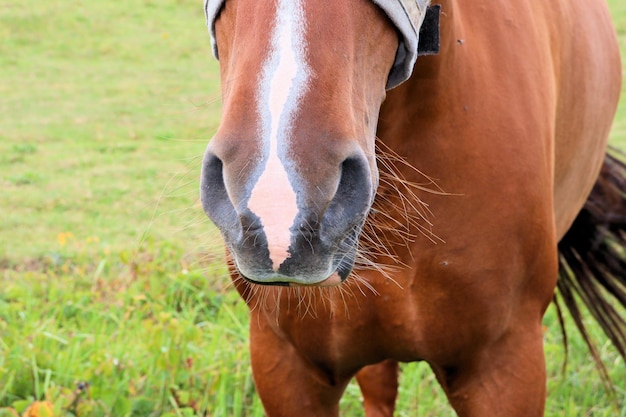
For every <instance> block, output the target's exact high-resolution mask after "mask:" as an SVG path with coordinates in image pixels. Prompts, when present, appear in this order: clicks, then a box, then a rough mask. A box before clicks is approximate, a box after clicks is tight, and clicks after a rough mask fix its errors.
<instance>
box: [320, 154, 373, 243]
mask: <svg viewBox="0 0 626 417" xmlns="http://www.w3.org/2000/svg"><path fill="white" fill-rule="evenodd" d="M340 175H341V178H340V180H339V185H338V187H337V192H336V193H335V196H334V197H333V199H332V201H331V202H330V205H329V206H328V209H327V210H326V213H325V214H324V217H323V221H322V228H323V229H324V230H325V231H327V232H329V231H330V230H332V229H334V233H331V235H334V234H335V233H339V234H342V235H343V234H348V233H352V229H353V228H354V227H359V226H361V225H362V224H363V221H364V220H365V217H366V215H367V213H368V211H369V208H370V206H371V203H372V196H373V188H374V187H373V184H372V178H371V171H370V168H369V164H368V163H367V160H366V159H365V158H363V157H360V156H356V157H350V158H347V159H346V160H344V161H343V163H342V164H341V174H340Z"/></svg>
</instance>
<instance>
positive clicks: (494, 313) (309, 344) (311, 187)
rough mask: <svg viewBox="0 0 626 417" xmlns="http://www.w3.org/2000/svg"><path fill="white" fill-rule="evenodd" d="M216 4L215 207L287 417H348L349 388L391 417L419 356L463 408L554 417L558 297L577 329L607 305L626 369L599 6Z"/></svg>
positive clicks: (273, 396)
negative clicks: (548, 355)
mask: <svg viewBox="0 0 626 417" xmlns="http://www.w3.org/2000/svg"><path fill="white" fill-rule="evenodd" d="M205 12H206V17H207V24H208V27H209V29H210V33H211V44H212V48H213V52H214V54H215V56H216V57H217V58H218V59H219V63H220V77H221V95H222V112H223V114H222V118H221V122H220V124H219V127H218V129H217V132H216V133H215V135H214V136H213V137H212V138H211V140H210V141H209V143H208V145H207V149H206V152H205V155H204V159H203V161H202V168H201V180H200V197H201V203H202V207H203V210H204V211H205V212H206V214H207V215H208V217H209V218H210V220H211V221H212V222H213V223H214V224H215V225H216V226H217V228H218V229H219V230H220V232H221V235H222V237H223V239H224V242H225V246H226V248H227V253H228V256H229V261H228V264H229V268H230V274H231V277H232V281H233V283H234V287H235V288H236V289H237V291H238V292H239V293H240V295H241V297H242V298H243V299H244V300H245V302H246V303H247V305H248V306H249V309H250V326H249V332H250V355H251V366H252V372H253V377H254V382H255V387H256V390H257V393H258V395H259V396H260V399H261V402H262V404H263V407H264V409H265V411H266V413H267V415H268V416H294V415H298V416H337V415H338V414H339V405H338V404H339V400H340V398H341V396H342V393H343V392H344V390H345V388H346V386H347V384H348V383H349V381H350V380H351V379H352V378H353V377H356V379H357V382H358V384H359V386H360V388H361V391H362V394H363V402H364V407H365V414H366V416H368V417H374V416H392V415H393V410H394V407H395V399H396V395H397V389H398V363H400V362H411V361H425V362H427V363H428V365H429V366H430V367H431V369H432V370H433V372H434V374H435V376H436V378H437V381H438V382H439V383H440V385H441V386H442V388H443V391H444V392H445V394H446V396H447V398H448V400H449V403H450V405H451V406H452V408H453V409H454V410H455V412H456V413H457V414H458V415H459V416H461V417H474V416H486V415H488V416H507V417H513V416H524V417H532V416H541V415H543V412H544V407H545V397H546V370H545V358H544V351H543V344H542V338H543V331H542V317H543V315H544V312H545V311H546V308H547V307H548V305H549V304H550V303H551V301H553V300H554V299H555V297H556V295H555V294H559V297H558V298H557V300H561V301H560V302H559V305H562V304H563V302H564V303H565V305H566V307H568V308H569V309H570V310H571V311H572V314H573V315H574V317H575V318H576V317H577V318H578V322H579V323H580V324H581V326H582V320H581V314H582V313H580V310H579V309H578V305H579V304H580V302H579V301H578V300H579V299H582V301H583V302H586V303H587V304H589V305H590V308H591V310H592V313H593V314H594V315H596V316H598V317H599V319H600V322H601V323H602V324H603V325H604V328H605V330H606V331H607V333H608V334H609V337H611V339H612V340H613V342H614V343H615V345H616V346H617V348H618V350H619V351H620V353H621V354H622V356H626V337H625V335H626V330H625V329H626V325H625V322H624V320H623V318H622V317H621V316H620V314H619V310H616V309H615V308H619V307H620V306H622V307H623V306H624V305H626V282H625V281H624V277H625V276H626V266H625V265H626V263H625V259H624V251H623V250H622V249H621V247H619V245H623V243H624V240H623V239H624V236H625V230H626V225H625V221H624V219H625V218H626V217H625V215H624V212H625V210H624V207H626V200H625V197H624V196H625V195H626V194H625V193H624V191H625V189H626V187H625V186H624V183H625V182H624V179H625V178H626V175H625V174H626V169H625V168H624V165H623V163H622V161H621V159H620V158H619V157H616V156H613V155H612V154H609V153H607V140H608V139H607V138H608V135H609V131H610V128H611V124H612V120H613V117H614V114H615V111H616V106H617V103H618V99H619V91H620V85H621V62H620V56H619V50H618V45H617V40H616V35H615V31H614V28H613V26H612V22H611V19H610V16H609V13H608V10H607V7H606V5H605V3H604V1H602V0H554V1H543V2H525V1H510V0H493V1H486V0H474V1H462V0H433V1H432V2H431V1H429V0H333V1H324V0H272V1H258V0H206V1H205ZM594 186H595V188H594ZM592 190H593V192H592ZM590 195H591V196H590ZM608 208H611V212H608V211H607V210H608ZM605 209H607V210H605ZM557 287H558V292H557V293H555V288H557ZM606 289H608V291H606ZM609 292H610V294H612V296H613V298H611V296H610V294H609ZM582 330H583V331H584V326H583V327H582Z"/></svg>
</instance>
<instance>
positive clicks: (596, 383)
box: [0, 0, 626, 417]
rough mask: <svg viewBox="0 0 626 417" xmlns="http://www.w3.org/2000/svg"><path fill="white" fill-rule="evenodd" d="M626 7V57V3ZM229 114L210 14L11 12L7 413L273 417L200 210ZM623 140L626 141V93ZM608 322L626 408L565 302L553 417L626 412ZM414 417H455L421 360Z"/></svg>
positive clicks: (555, 338) (51, 4)
mask: <svg viewBox="0 0 626 417" xmlns="http://www.w3.org/2000/svg"><path fill="white" fill-rule="evenodd" d="M609 4H610V6H611V9H612V12H613V15H614V20H615V23H616V27H617V28H618V32H619V35H620V42H621V46H622V50H623V51H624V56H626V2H624V1H623V0H610V1H609ZM219 114H220V100H219V75H218V70H217V63H216V62H215V61H214V60H213V59H212V57H211V51H210V46H209V38H208V34H207V33H206V28H205V24H204V15H203V11H202V2H201V1H199V0H194V1H190V0H124V1H117V2H115V1H113V2H84V1H75V2H70V1H68V0H49V1H47V2H37V3H32V2H25V1H21V0H0V270H1V275H0V417H3V416H15V415H16V414H15V412H16V411H17V412H19V413H20V415H21V414H22V413H23V412H24V411H25V409H26V408H27V407H28V406H29V405H30V404H32V403H33V402H35V401H48V402H49V407H50V408H49V409H47V410H48V411H46V410H43V411H40V412H39V414H38V415H40V416H50V415H54V416H55V417H59V416H112V417H120V416H138V417H143V416H229V417H230V416H262V415H263V411H262V409H261V407H260V403H259V400H258V398H257V397H256V395H255V394H254V386H253V383H252V379H251V374H250V369H249V359H248V349H247V310H246V307H245V306H244V305H243V303H242V302H240V301H239V299H238V296H237V294H236V293H235V292H234V290H233V289H232V288H231V287H229V284H228V283H229V280H228V278H227V274H226V270H225V268H224V266H223V263H222V259H221V256H222V255H221V254H222V251H221V246H220V245H221V242H220V240H219V236H218V234H217V233H216V232H215V230H214V229H213V228H212V226H211V225H210V224H209V222H208V220H206V218H205V216H204V214H203V213H202V210H201V208H200V206H199V203H198V196H197V189H198V177H199V166H200V158H201V156H202V152H203V150H204V147H205V146H206V143H207V141H208V139H209V138H210V137H211V136H212V134H213V132H214V131H215V129H216V128H217V124H218V121H219ZM611 140H612V142H613V143H614V144H616V145H618V146H620V147H622V148H626V94H624V99H623V100H622V103H621V106H620V109H619V111H618V116H617V120H616V123H615V126H614V129H613V132H612V136H611ZM590 324H591V326H592V329H593V333H594V335H595V336H596V338H597V339H598V340H599V343H600V346H601V354H602V356H603V358H604V360H605V362H606V363H607V365H608V367H609V371H610V373H611V376H612V377H613V379H614V381H615V382H616V391H617V398H616V399H615V400H614V401H611V400H610V398H609V396H608V395H607V393H606V392H605V390H604V388H603V386H602V383H601V382H600V378H599V376H598V374H597V372H596V371H595V369H594V366H593V363H592V360H591V358H590V356H589V354H588V352H587V349H586V348H585V346H584V344H583V342H582V341H581V339H580V338H579V337H577V335H576V332H575V331H574V330H573V327H572V326H571V325H570V324H568V327H569V328H570V339H571V340H570V351H569V363H568V367H567V369H566V370H565V372H564V373H563V372H561V367H562V364H563V360H564V350H563V347H562V343H561V335H560V331H559V327H558V323H557V320H556V316H555V313H554V311H553V310H552V309H551V310H549V312H548V314H547V316H546V319H545V325H546V333H545V339H546V353H547V358H548V364H549V380H548V388H549V398H548V403H547V412H546V415H548V416H594V417H596V416H607V417H608V416H611V417H613V416H621V417H626V388H625V387H626V366H625V364H624V361H623V360H622V359H621V358H619V356H618V355H617V353H616V352H615V350H614V349H613V348H612V347H611V346H610V344H609V343H608V342H606V338H604V337H603V335H602V334H601V332H600V331H599V330H598V328H596V327H593V323H591V321H590ZM359 395H360V394H359V392H358V388H357V387H356V385H351V386H350V387H349V388H348V390H347V392H346V395H345V397H344V400H343V402H342V412H343V414H344V415H346V416H362V415H363V414H362V411H360V397H359ZM14 410H16V411H14ZM31 415H32V414H31ZM397 415H398V416H415V415H418V416H450V415H453V414H452V411H451V410H450V408H449V407H448V405H447V401H446V400H445V397H444V396H443V394H442V392H441V390H440V388H439V387H438V385H437V384H436V382H435V380H434V377H433V376H432V375H431V373H430V371H429V370H428V369H427V367H426V366H425V365H424V364H408V365H406V366H404V368H403V373H402V387H401V392H400V398H399V401H398V411H397Z"/></svg>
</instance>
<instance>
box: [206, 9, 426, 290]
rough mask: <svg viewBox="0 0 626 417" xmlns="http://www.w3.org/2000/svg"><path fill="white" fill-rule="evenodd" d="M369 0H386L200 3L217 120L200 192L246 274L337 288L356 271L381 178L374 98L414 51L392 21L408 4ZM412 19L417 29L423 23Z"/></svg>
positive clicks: (403, 73) (403, 72)
mask: <svg viewBox="0 0 626 417" xmlns="http://www.w3.org/2000/svg"><path fill="white" fill-rule="evenodd" d="M375 2H376V3H385V1H382V0H380V2H379V1H378V0H376V1H372V0H359V1H356V2H355V1H352V0H333V1H325V0H317V1H305V0H275V1H258V0H207V2H206V4H205V8H206V11H207V18H208V24H209V26H210V28H211V30H212V34H213V38H212V41H213V46H214V51H215V53H216V54H218V53H219V59H220V71H221V79H222V99H223V117H222V120H221V123H220V127H219V129H218V131H217V134H216V135H215V137H214V138H213V139H212V140H211V141H210V143H209V146H208V148H207V151H206V154H205V157H204V161H203V171H202V179H201V199H202V205H203V208H204V210H205V212H206V213H207V215H208V216H209V217H210V218H211V220H212V221H213V222H214V223H215V224H216V225H217V227H218V228H219V229H220V231H221V233H222V235H223V237H224V239H225V241H226V244H227V246H228V248H229V250H230V252H231V253H232V255H233V259H234V263H235V265H236V267H237V269H238V270H239V272H240V273H241V275H242V276H244V277H245V278H247V279H248V280H250V281H253V282H255V283H260V284H289V283H291V284H305V285H307V284H308V285H311V284H317V285H333V284H337V283H340V282H342V281H343V280H344V279H346V277H347V276H348V274H349V273H350V271H351V269H352V267H353V264H354V259H355V253H356V247H357V243H358V239H359V234H360V232H361V228H362V226H363V223H364V221H365V219H366V217H367V214H368V211H369V210H370V207H371V204H372V202H373V199H374V195H375V192H376V188H377V185H378V171H377V168H376V161H375V155H374V142H375V135H376V125H377V121H378V112H379V109H380V105H381V103H382V101H383V99H384V97H385V89H386V87H387V88H389V87H392V86H394V85H395V84H397V83H399V82H401V81H403V80H404V79H405V78H406V77H407V73H410V68H411V67H412V64H413V62H414V61H415V56H414V55H415V53H416V50H417V45H415V46H414V47H413V45H410V44H411V43H412V42H413V43H415V42H416V39H417V38H416V37H414V38H411V37H410V36H408V35H407V33H405V32H406V31H408V32H410V30H411V27H405V28H402V27H400V25H399V24H398V19H400V20H402V19H403V17H402V11H404V12H406V11H407V10H405V6H394V7H400V8H399V9H397V10H395V12H391V13H390V12H389V11H388V10H385V11H383V9H381V8H379V7H378V6H377V5H375ZM386 2H387V3H389V1H388V0H387V1H386ZM409 2H413V5H412V6H411V7H412V8H414V9H416V10H417V12H420V13H421V12H422V11H421V10H420V9H419V8H418V7H417V6H415V5H416V4H417V3H415V0H409ZM393 3H396V1H395V0H394V1H393ZM418 3H419V2H418ZM398 4H401V3H398ZM392 9H393V8H392ZM413 12H415V10H413ZM394 13H395V14H396V16H394ZM422 16H423V13H422ZM402 22H403V24H404V25H407V21H402ZM408 22H409V23H408V24H410V25H413V26H412V30H414V31H415V27H419V23H421V20H420V21H419V22H418V23H417V24H416V23H415V22H413V23H411V21H408ZM409 35H410V33H409Z"/></svg>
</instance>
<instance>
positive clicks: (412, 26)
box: [204, 0, 440, 90]
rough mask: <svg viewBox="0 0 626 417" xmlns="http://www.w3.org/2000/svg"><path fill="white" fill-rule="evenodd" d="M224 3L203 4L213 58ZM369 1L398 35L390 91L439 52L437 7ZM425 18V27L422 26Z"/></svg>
mask: <svg viewBox="0 0 626 417" xmlns="http://www.w3.org/2000/svg"><path fill="white" fill-rule="evenodd" d="M225 1H226V0H205V1H204V12H205V14H206V21H207V26H208V28H209V31H210V33H211V46H212V48H213V55H215V58H218V57H219V55H218V51H217V43H216V40H215V21H216V20H217V16H218V15H219V12H220V10H221V9H222V6H223V5H224V2H225ZM372 2H373V3H374V4H376V5H377V6H378V7H380V9H381V10H382V11H383V12H385V14H386V15H387V16H388V17H389V19H390V20H391V22H392V23H393V24H394V25H395V26H396V29H397V30H398V32H399V35H400V43H399V45H398V50H397V52H396V59H395V62H394V63H393V66H392V67H391V72H390V73H389V78H388V79H387V86H386V88H387V90H390V89H392V88H394V87H396V86H398V85H399V84H401V83H403V82H404V81H406V80H408V79H409V77H410V76H411V73H412V72H413V66H414V65H415V61H416V60H417V56H418V55H425V54H436V53H437V52H439V8H440V6H430V0H372ZM424 19H426V20H427V23H428V24H425V25H424V27H422V24H423V23H424ZM426 28H428V30H427V31H426V32H425V31H424V30H420V29H426ZM420 35H422V37H426V38H428V41H427V42H426V43H424V42H420ZM422 46H425V49H421V50H418V48H421V47H422Z"/></svg>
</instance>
